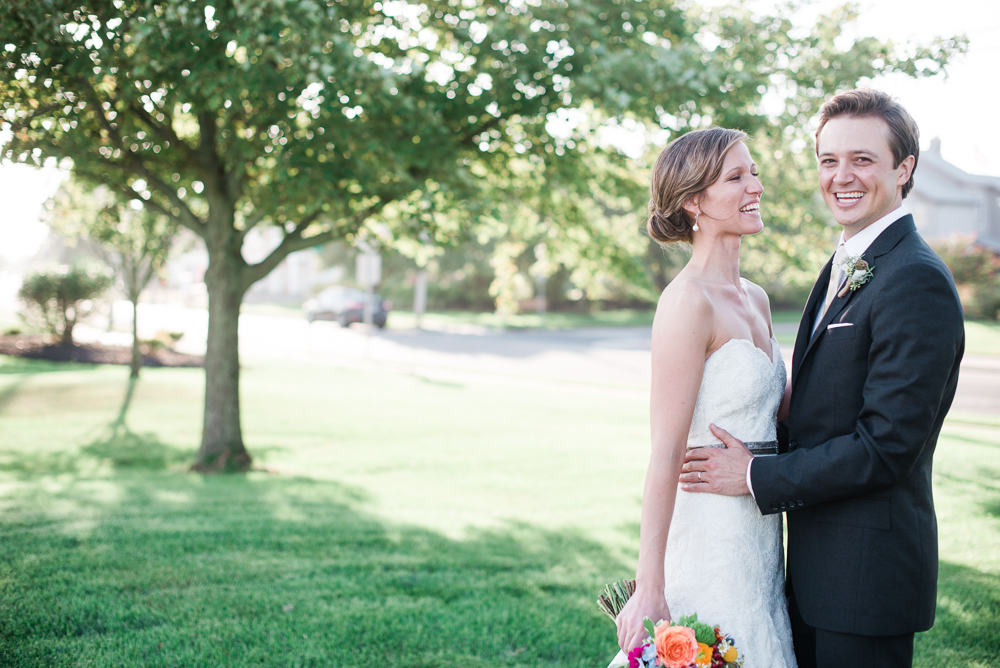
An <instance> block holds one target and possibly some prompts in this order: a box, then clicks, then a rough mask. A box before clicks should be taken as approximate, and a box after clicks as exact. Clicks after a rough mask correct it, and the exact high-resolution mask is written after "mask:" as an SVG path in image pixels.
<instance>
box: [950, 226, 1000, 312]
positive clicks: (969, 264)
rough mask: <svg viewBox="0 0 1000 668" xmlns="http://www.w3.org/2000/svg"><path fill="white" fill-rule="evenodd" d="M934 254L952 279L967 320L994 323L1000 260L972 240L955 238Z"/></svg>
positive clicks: (999, 304)
mask: <svg viewBox="0 0 1000 668" xmlns="http://www.w3.org/2000/svg"><path fill="white" fill-rule="evenodd" d="M934 250H935V251H937V254H938V255H940V256H941V259H942V260H944V263H945V264H946V265H948V269H950V270H951V275H952V276H954V277H955V286H956V287H957V288H958V296H959V298H960V299H961V300H962V308H963V309H964V310H965V317H966V318H967V319H969V320H996V319H997V317H998V315H1000V313H998V312H1000V271H998V267H1000V260H998V258H997V255H996V253H994V252H993V251H992V250H990V249H988V248H985V247H984V246H980V245H978V244H976V243H975V239H974V238H970V237H962V236H954V237H952V238H951V239H950V240H949V241H947V242H943V243H937V244H934Z"/></svg>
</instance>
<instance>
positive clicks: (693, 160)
mask: <svg viewBox="0 0 1000 668" xmlns="http://www.w3.org/2000/svg"><path fill="white" fill-rule="evenodd" d="M746 140H747V135H746V133H745V132H742V131H741V130H727V129H725V128H708V129H706V130H693V131H692V132H689V133H687V134H686V135H683V136H681V137H678V138H677V139H675V140H673V141H672V142H670V143H669V144H667V147H666V148H665V149H663V152H662V153H660V157H659V158H657V159H656V164H655V165H654V166H653V182H652V184H650V188H649V220H648V221H646V233H647V234H649V236H650V238H652V239H653V240H654V241H656V242H657V243H659V244H661V245H662V244H670V243H676V242H678V241H687V242H689V243H690V241H691V227H692V225H694V218H693V217H692V216H691V215H690V214H689V213H688V212H687V211H685V210H684V202H686V201H688V200H689V199H691V198H692V197H694V196H695V195H697V194H698V193H700V192H701V191H703V190H705V188H707V187H709V186H710V185H712V184H713V183H715V182H716V180H718V178H719V175H720V174H721V173H722V163H723V161H724V160H725V158H726V153H727V152H729V149H731V148H732V147H733V146H734V145H735V144H736V142H741V141H743V142H745V141H746Z"/></svg>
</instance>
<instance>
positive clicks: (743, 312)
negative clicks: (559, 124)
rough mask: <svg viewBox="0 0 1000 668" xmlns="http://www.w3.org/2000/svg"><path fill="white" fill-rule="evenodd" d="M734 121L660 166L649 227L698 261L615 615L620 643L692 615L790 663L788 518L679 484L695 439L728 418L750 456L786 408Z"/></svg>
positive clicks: (656, 357) (654, 401)
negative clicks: (752, 248) (747, 267)
mask: <svg viewBox="0 0 1000 668" xmlns="http://www.w3.org/2000/svg"><path fill="white" fill-rule="evenodd" d="M746 139H747V136H746V135H745V134H744V133H743V132H740V131H738V130H726V129H722V128H710V129H707V130H696V131H694V132H690V133H688V134H686V135H684V136H682V137H680V138H679V139H677V140H675V141H673V142H672V143H671V144H670V145H668V146H667V147H666V148H665V149H664V150H663V152H662V153H661V154H660V157H659V158H658V159H657V161H656V165H655V167H654V168H653V182H652V188H651V197H650V201H649V211H650V218H649V222H648V224H647V231H648V233H649V235H650V236H651V237H652V238H653V239H655V240H656V241H657V242H659V243H660V244H663V245H665V244H669V243H675V242H689V243H690V244H691V249H692V252H691V259H690V261H689V262H688V263H687V266H685V267H684V269H683V270H681V272H680V273H679V274H678V275H677V277H676V278H675V279H674V280H673V281H672V282H671V283H670V285H668V286H667V288H666V290H664V291H663V295H662V296H661V297H660V300H659V304H658V305H657V308H656V317H655V319H654V321H653V333H652V337H653V343H652V349H653V356H652V359H653V372H652V390H651V396H650V424H651V434H652V454H651V456H650V460H649V469H648V470H647V472H646V485H645V489H644V491H643V497H642V521H641V533H640V538H639V564H638V568H637V570H636V590H635V593H634V594H633V595H632V597H631V599H630V600H629V601H628V603H627V604H626V605H625V607H624V608H623V609H622V611H621V612H620V613H619V615H618V619H617V620H616V624H617V627H618V644H619V646H620V647H621V648H622V649H623V650H624V653H622V652H619V654H618V657H616V659H615V661H612V665H613V666H615V665H628V660H627V659H626V658H625V653H627V652H628V650H630V649H632V648H633V647H636V646H638V645H639V644H641V642H642V641H643V640H644V639H645V636H646V632H645V629H644V628H643V625H642V620H643V618H644V617H649V618H650V619H652V620H653V621H654V622H656V621H657V620H660V619H664V620H669V619H678V618H680V617H681V616H683V615H687V614H691V613H697V614H698V618H699V621H702V622H705V623H708V624H714V625H717V626H719V627H721V628H722V630H723V631H724V632H725V633H726V634H728V635H731V636H732V637H733V639H734V640H735V644H736V647H737V648H738V649H739V651H740V655H741V656H742V657H744V668H794V667H795V658H794V656H793V654H792V641H791V637H792V636H791V630H790V627H789V621H788V612H787V609H786V605H785V595H784V556H783V553H782V540H781V517H780V515H777V514H775V515H769V516H766V517H765V516H762V515H761V514H760V511H759V510H758V509H757V506H756V505H755V503H754V501H753V499H752V498H751V497H750V496H749V495H747V496H743V497H725V496H719V495H715V494H691V493H687V492H684V491H682V490H679V489H678V479H679V476H680V472H681V465H682V463H683V461H684V454H685V450H686V449H690V448H700V447H724V446H723V445H722V443H721V441H720V440H719V438H718V435H719V434H720V433H721V432H720V431H719V429H720V428H721V429H724V430H725V431H728V432H729V433H731V434H732V435H733V436H735V437H736V438H739V439H740V440H742V441H744V442H745V443H746V445H747V447H749V448H750V449H751V450H752V451H753V452H754V454H755V455H758V456H766V455H768V454H776V453H777V441H776V440H775V439H776V435H775V424H776V418H777V415H778V412H779V409H783V410H787V400H785V401H783V399H784V398H785V395H786V392H785V387H786V383H785V366H784V363H783V362H782V359H781V352H780V350H779V348H778V344H777V342H776V341H775V340H774V336H773V335H772V332H771V312H770V306H769V304H768V300H767V295H766V294H765V293H764V291H763V290H762V289H761V288H760V287H758V286H756V285H754V284H753V283H750V282H749V281H746V280H744V279H742V278H740V271H739V253H740V240H741V238H742V236H743V235H744V234H756V233H758V232H760V231H761V230H762V229H763V224H762V223H761V218H760V211H759V205H760V197H761V194H762V193H763V192H764V189H763V187H762V186H761V184H760V181H759V180H758V179H757V166H756V165H755V164H754V162H753V160H752V159H751V157H750V152H749V151H748V150H747V147H746V144H745V143H744V142H745V141H746Z"/></svg>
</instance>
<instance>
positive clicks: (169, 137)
mask: <svg viewBox="0 0 1000 668" xmlns="http://www.w3.org/2000/svg"><path fill="white" fill-rule="evenodd" d="M128 108H129V110H130V111H131V112H132V113H133V114H135V115H136V116H138V117H139V119H140V120H141V121H142V122H143V123H145V124H146V125H147V126H149V128H150V129H151V130H152V131H153V132H155V133H156V134H157V135H159V136H160V138H161V139H163V141H166V142H170V145H171V146H173V145H176V146H177V147H178V148H179V149H180V150H181V151H182V152H183V153H184V155H185V157H187V159H188V160H189V161H190V162H191V163H192V164H194V165H198V164H200V162H201V157H200V156H199V155H198V153H197V152H196V151H195V149H193V148H192V147H191V145H190V144H188V143H187V142H186V141H184V140H183V139H181V138H180V137H179V136H178V135H177V133H176V132H174V129H173V127H171V125H170V123H165V124H160V123H158V122H156V119H154V118H153V117H152V116H151V115H150V114H148V113H147V112H146V110H145V109H143V108H142V106H141V105H138V104H136V103H135V102H134V101H133V102H130V103H129V105H128ZM164 115H165V116H166V114H164ZM167 118H168V119H169V116H167Z"/></svg>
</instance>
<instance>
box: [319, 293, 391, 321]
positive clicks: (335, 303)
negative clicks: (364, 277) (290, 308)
mask: <svg viewBox="0 0 1000 668" xmlns="http://www.w3.org/2000/svg"><path fill="white" fill-rule="evenodd" d="M367 297H368V293H367V292H365V291H364V290H358V289H356V288H348V287H344V286H342V285H334V286H331V287H329V288H326V289H325V290H323V291H322V292H320V293H319V294H318V295H316V296H315V297H313V298H312V299H310V300H308V301H307V302H306V303H305V304H303V305H302V309H303V310H304V311H305V312H306V320H308V321H309V322H312V321H314V320H336V321H337V322H339V323H340V325H341V327H347V326H348V325H350V324H351V323H352V322H364V320H365V299H367ZM390 309H392V303H391V302H389V301H388V300H383V299H382V297H380V296H379V295H374V294H373V295H372V322H373V323H374V324H376V325H378V326H379V327H385V321H386V319H387V318H388V317H389V310H390Z"/></svg>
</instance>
